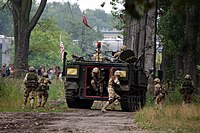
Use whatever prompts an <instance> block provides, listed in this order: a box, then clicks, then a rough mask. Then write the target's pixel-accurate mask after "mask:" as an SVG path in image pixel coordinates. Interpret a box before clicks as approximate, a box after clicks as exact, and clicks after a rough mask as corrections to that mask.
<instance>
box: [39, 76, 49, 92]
mask: <svg viewBox="0 0 200 133" xmlns="http://www.w3.org/2000/svg"><path fill="white" fill-rule="evenodd" d="M38 90H39V91H45V90H49V86H48V78H45V77H42V78H40V80H39V88H38Z"/></svg>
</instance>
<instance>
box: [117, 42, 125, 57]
mask: <svg viewBox="0 0 200 133" xmlns="http://www.w3.org/2000/svg"><path fill="white" fill-rule="evenodd" d="M125 50H126V46H125V45H122V46H121V48H120V51H118V52H117V53H115V54H114V57H115V58H116V59H119V56H120V54H121V53H122V52H123V51H125Z"/></svg>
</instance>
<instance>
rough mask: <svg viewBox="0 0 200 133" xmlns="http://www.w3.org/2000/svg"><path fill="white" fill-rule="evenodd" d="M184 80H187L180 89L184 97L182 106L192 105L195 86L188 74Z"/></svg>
mask: <svg viewBox="0 0 200 133" xmlns="http://www.w3.org/2000/svg"><path fill="white" fill-rule="evenodd" d="M184 79H185V80H184V82H183V84H182V87H181V89H180V93H181V94H182V97H183V102H182V105H185V104H189V103H191V100H192V94H193V93H194V90H195V85H194V83H193V81H192V78H191V76H190V75H189V74H187V75H185V77H184Z"/></svg>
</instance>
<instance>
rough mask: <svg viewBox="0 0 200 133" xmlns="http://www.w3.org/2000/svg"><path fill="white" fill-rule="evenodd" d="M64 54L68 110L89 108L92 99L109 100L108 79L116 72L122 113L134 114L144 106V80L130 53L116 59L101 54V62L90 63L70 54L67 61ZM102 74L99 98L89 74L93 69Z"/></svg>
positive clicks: (136, 60) (145, 90) (125, 52)
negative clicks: (70, 57) (118, 75)
mask: <svg viewBox="0 0 200 133" xmlns="http://www.w3.org/2000/svg"><path fill="white" fill-rule="evenodd" d="M66 54H67V53H65V54H64V60H65V61H64V63H63V74H64V75H65V77H66V79H65V82H64V85H65V93H66V102H67V105H68V107H69V108H85V109H89V108H91V106H92V104H93V102H94V100H100V101H105V100H108V92H107V86H108V80H109V78H110V77H111V76H112V75H113V74H114V72H115V71H116V70H119V71H120V78H119V80H120V83H121V85H122V88H121V89H117V90H115V91H116V93H117V94H119V95H120V96H121V100H120V103H121V108H122V110H123V111H135V110H137V109H139V108H141V107H143V106H144V105H145V100H146V92H147V78H146V74H145V71H144V70H143V69H142V68H141V67H140V66H139V65H138V64H139V63H138V59H137V58H136V57H135V56H134V53H133V51H131V50H125V51H124V52H122V53H121V54H120V58H119V59H113V58H112V56H107V54H104V60H103V61H93V60H90V59H88V60H87V59H86V58H85V57H79V56H76V55H73V59H72V60H66ZM106 56H107V57H106ZM95 67H97V68H99V70H100V71H101V80H102V81H103V82H104V85H103V93H102V95H99V94H98V93H96V91H95V90H94V89H93V88H92V87H91V72H92V69H93V68H95Z"/></svg>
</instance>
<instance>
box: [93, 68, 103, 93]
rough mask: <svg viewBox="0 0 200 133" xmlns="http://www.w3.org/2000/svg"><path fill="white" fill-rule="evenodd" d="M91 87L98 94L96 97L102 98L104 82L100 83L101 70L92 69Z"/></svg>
mask: <svg viewBox="0 0 200 133" xmlns="http://www.w3.org/2000/svg"><path fill="white" fill-rule="evenodd" d="M91 86H92V88H93V89H94V90H95V91H96V92H97V93H96V95H100V96H102V93H103V82H101V81H100V70H99V68H97V67H95V68H93V69H92V80H91Z"/></svg>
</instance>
